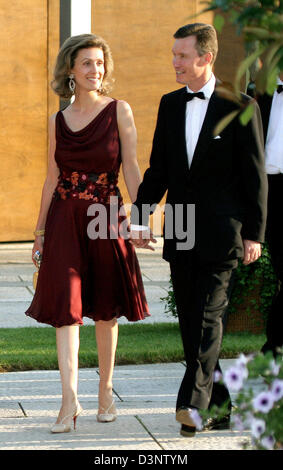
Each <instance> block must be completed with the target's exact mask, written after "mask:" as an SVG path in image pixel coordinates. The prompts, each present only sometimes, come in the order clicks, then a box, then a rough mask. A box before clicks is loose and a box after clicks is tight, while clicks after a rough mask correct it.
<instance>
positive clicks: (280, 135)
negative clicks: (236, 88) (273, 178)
mask: <svg viewBox="0 0 283 470" xmlns="http://www.w3.org/2000/svg"><path fill="white" fill-rule="evenodd" d="M277 84H278V85H283V82H282V80H280V79H279V78H278V79H277ZM265 168H266V172H267V173H268V174H273V175H274V174H278V173H283V91H281V93H277V91H275V92H274V94H273V98H272V105H271V110H270V117H269V124H268V130H267V137H266V144H265Z"/></svg>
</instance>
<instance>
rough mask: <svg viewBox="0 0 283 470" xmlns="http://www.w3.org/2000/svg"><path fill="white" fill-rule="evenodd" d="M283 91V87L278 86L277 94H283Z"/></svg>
mask: <svg viewBox="0 0 283 470" xmlns="http://www.w3.org/2000/svg"><path fill="white" fill-rule="evenodd" d="M281 91H283V85H278V87H277V93H281Z"/></svg>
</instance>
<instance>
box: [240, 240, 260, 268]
mask: <svg viewBox="0 0 283 470" xmlns="http://www.w3.org/2000/svg"><path fill="white" fill-rule="evenodd" d="M243 243H244V259H243V264H250V263H253V262H254V261H256V260H257V259H258V258H259V257H260V256H261V244H260V243H259V242H254V241H252V240H243Z"/></svg>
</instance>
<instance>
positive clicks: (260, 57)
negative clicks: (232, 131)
mask: <svg viewBox="0 0 283 470" xmlns="http://www.w3.org/2000/svg"><path fill="white" fill-rule="evenodd" d="M203 3H205V4H207V5H208V6H207V7H206V8H205V9H204V10H202V11H201V12H199V13H198V14H201V13H204V12H207V11H214V12H215V16H214V27H215V29H216V30H217V31H218V32H219V33H221V31H222V29H223V26H224V24H225V21H226V20H227V19H228V21H229V22H230V23H232V24H233V25H235V27H236V32H237V34H238V35H241V36H242V37H243V38H244V44H245V49H246V55H247V57H246V58H245V59H244V60H243V61H242V62H241V63H240V64H239V67H238V70H237V74H236V77H235V81H234V84H228V86H226V85H223V86H222V87H220V88H219V93H220V94H221V93H222V95H223V96H225V97H226V98H227V99H232V100H233V101H234V102H237V104H238V107H239V111H238V112H237V113H236V114H239V118H240V122H241V123H242V124H243V125H246V124H247V122H248V121H249V120H250V119H251V117H252V115H253V109H252V108H251V107H249V110H247V109H246V108H247V106H249V105H248V104H247V103H243V102H242V100H241V94H240V91H241V81H242V79H243V77H246V79H247V77H248V75H249V74H252V81H253V82H255V86H256V90H257V93H259V94H263V93H268V94H270V95H272V94H273V92H274V90H275V87H276V77H277V75H278V73H279V72H280V71H283V0H210V1H205V2H203ZM223 14H224V16H223ZM248 80H249V81H250V80H251V78H249V79H248ZM247 84H248V83H246V86H247ZM231 87H232V92H231ZM234 113H235V112H234ZM234 117H235V116H234V115H232V114H231V115H229V116H228V121H229V118H231V119H233V118H234ZM231 119H230V120H231ZM226 121H227V117H226V120H224V121H223V122H222V121H220V122H219V123H218V129H217V133H218V134H219V133H220V132H221V130H223V129H224V128H225V127H226V126H227V122H226Z"/></svg>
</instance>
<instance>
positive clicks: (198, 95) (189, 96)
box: [185, 91, 205, 101]
mask: <svg viewBox="0 0 283 470" xmlns="http://www.w3.org/2000/svg"><path fill="white" fill-rule="evenodd" d="M194 98H199V99H200V100H205V96H204V93H203V92H202V91H199V92H198V93H186V94H185V100H186V101H191V100H193V99H194Z"/></svg>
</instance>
